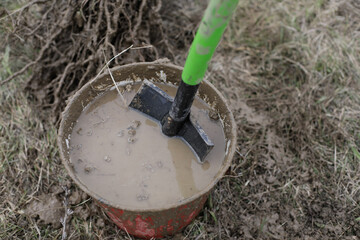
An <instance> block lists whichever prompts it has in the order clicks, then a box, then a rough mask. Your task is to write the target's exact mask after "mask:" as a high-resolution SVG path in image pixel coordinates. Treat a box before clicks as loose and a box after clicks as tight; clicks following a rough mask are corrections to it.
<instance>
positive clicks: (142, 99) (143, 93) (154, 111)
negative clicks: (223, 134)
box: [129, 0, 239, 163]
mask: <svg viewBox="0 0 360 240" xmlns="http://www.w3.org/2000/svg"><path fill="white" fill-rule="evenodd" d="M238 1H239V0H210V2H209V5H208V7H207V8H206V11H205V14H204V16H203V19H202V20H201V24H200V27H199V29H198V31H197V33H196V35H195V39H194V41H193V43H192V44H191V47H190V51H189V54H188V57H187V59H186V62H185V66H184V70H183V72H182V75H181V78H182V81H181V82H180V85H179V87H178V89H177V92H176V95H175V98H174V99H172V98H171V97H170V96H169V95H168V94H167V93H165V92H164V91H162V90H161V89H160V88H158V87H157V86H156V85H154V84H153V83H151V82H150V81H147V80H146V81H144V83H143V84H142V86H141V87H140V89H139V91H138V92H137V93H136V95H135V97H134V98H133V100H132V101H131V103H130V105H129V107H131V108H133V109H136V110H138V111H141V112H143V113H145V114H146V115H149V116H150V117H152V118H154V119H156V120H158V121H160V122H161V125H162V132H163V133H164V134H165V135H167V136H170V137H172V136H178V137H182V139H183V140H184V141H185V142H186V143H187V144H188V145H189V146H190V147H191V148H192V149H193V151H194V152H195V153H196V155H197V157H198V160H199V162H200V163H203V162H204V161H205V157H206V155H207V154H208V153H209V152H210V151H211V149H212V148H213V147H214V144H213V143H212V141H211V140H210V139H209V137H208V136H207V135H206V133H205V132H204V130H203V129H202V128H201V127H200V126H199V125H198V124H197V123H196V122H192V121H191V120H190V108H191V105H192V103H193V101H194V98H195V94H196V92H197V90H198V88H199V85H200V83H201V81H202V80H203V77H204V75H205V72H206V69H207V67H208V62H209V61H210V59H211V57H212V55H213V54H214V52H215V49H216V46H217V45H218V43H219V41H220V39H221V36H222V34H223V32H224V30H225V28H226V26H227V24H228V22H229V21H230V18H231V16H232V13H233V12H234V10H235V9H236V5H237V3H238Z"/></svg>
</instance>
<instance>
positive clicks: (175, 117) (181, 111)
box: [162, 81, 200, 136]
mask: <svg viewBox="0 0 360 240" xmlns="http://www.w3.org/2000/svg"><path fill="white" fill-rule="evenodd" d="M199 86H200V84H198V85H189V84H186V83H184V82H183V81H181V83H180V86H179V87H178V90H177V92H176V96H175V99H174V102H173V103H172V105H171V108H170V111H169V113H168V114H167V115H165V117H164V118H163V120H162V132H163V133H164V134H165V135H167V136H175V135H177V133H178V132H179V130H180V129H181V128H182V126H183V124H184V122H185V120H186V119H187V118H188V117H189V114H190V109H191V105H192V103H193V101H194V98H195V94H196V92H197V90H198V88H199Z"/></svg>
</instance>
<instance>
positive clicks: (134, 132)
mask: <svg viewBox="0 0 360 240" xmlns="http://www.w3.org/2000/svg"><path fill="white" fill-rule="evenodd" d="M128 134H129V136H135V134H136V130H134V129H130V130H129V131H128Z"/></svg>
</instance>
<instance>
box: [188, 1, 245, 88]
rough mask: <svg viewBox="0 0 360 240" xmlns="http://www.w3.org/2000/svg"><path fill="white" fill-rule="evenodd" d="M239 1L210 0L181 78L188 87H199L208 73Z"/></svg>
mask: <svg viewBox="0 0 360 240" xmlns="http://www.w3.org/2000/svg"><path fill="white" fill-rule="evenodd" d="M238 2H239V0H210V3H209V5H208V7H207V8H206V11H205V14H204V16H203V19H202V20H201V24H200V27H199V29H198V31H197V33H196V35H195V39H194V41H193V42H192V44H191V47H190V51H189V54H188V57H187V59H186V62H185V66H184V70H183V72H182V75H181V78H182V80H183V81H184V82H185V83H186V84H188V85H198V84H199V83H200V82H201V81H202V79H203V77H204V75H205V72H206V69H207V67H208V62H209V61H210V59H211V57H212V55H213V54H214V52H215V49H216V46H217V45H218V43H219V41H220V39H221V36H222V35H223V32H224V31H225V28H226V26H227V24H228V23H229V21H230V18H231V16H232V13H233V12H234V11H235V9H236V6H237V4H238Z"/></svg>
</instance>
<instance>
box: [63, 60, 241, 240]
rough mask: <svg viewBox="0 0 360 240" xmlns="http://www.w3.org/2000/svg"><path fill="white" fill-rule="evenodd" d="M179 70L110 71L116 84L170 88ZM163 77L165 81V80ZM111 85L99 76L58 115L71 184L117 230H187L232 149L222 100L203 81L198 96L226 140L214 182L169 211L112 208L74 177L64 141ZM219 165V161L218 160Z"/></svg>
mask: <svg viewBox="0 0 360 240" xmlns="http://www.w3.org/2000/svg"><path fill="white" fill-rule="evenodd" d="M181 72H182V68H181V67H178V66H175V65H172V64H167V63H165V64H164V63H156V62H154V63H135V64H129V65H125V66H120V67H116V68H113V69H112V73H113V76H114V78H115V81H116V82H121V81H129V80H134V81H139V80H144V79H148V80H152V81H154V82H166V83H171V84H174V85H177V84H178V81H179V80H180V79H181ZM165 76H166V77H165ZM112 86H113V82H112V80H111V78H110V76H109V75H108V74H103V75H101V76H99V77H98V78H96V79H93V80H91V81H90V82H88V83H87V84H86V85H85V86H83V87H82V88H81V89H80V90H79V91H78V92H77V93H76V94H75V95H74V96H73V97H72V98H71V99H70V100H69V101H68V105H67V107H66V109H65V111H64V112H63V114H62V120H61V123H60V128H59V134H58V146H59V149H60V156H61V159H62V162H63V164H64V166H65V168H66V170H67V172H68V174H69V175H70V176H71V178H72V179H73V181H74V182H75V183H76V184H77V185H78V186H79V187H80V188H81V189H82V190H83V191H84V192H86V193H87V194H89V195H90V196H91V197H92V198H93V199H95V201H96V202H97V203H98V204H99V205H100V206H101V207H102V208H103V209H104V211H105V212H106V213H107V215H108V216H109V217H110V218H111V219H112V220H113V221H114V223H115V224H116V225H117V226H119V227H120V228H121V229H124V230H126V231H127V232H128V233H130V234H132V235H134V236H137V237H141V238H153V237H155V238H161V237H164V236H167V235H173V234H175V233H176V232H179V231H180V230H181V229H182V228H184V227H185V226H187V225H188V224H189V223H190V222H191V221H192V220H193V219H194V218H195V217H196V216H197V215H198V213H199V212H200V211H201V209H202V207H203V205H204V203H205V201H206V199H207V197H208V195H209V193H210V192H211V190H212V189H213V187H214V186H215V184H216V183H217V182H218V181H219V180H220V179H221V178H222V177H223V175H224V174H225V172H226V170H227V169H228V168H229V166H230V164H231V160H232V158H233V155H234V152H235V147H236V125H235V121H234V117H233V115H232V113H231V112H230V110H229V108H228V106H227V105H226V102H225V99H224V97H223V96H222V95H221V94H220V92H219V91H218V90H216V89H215V87H214V86H213V85H211V84H210V83H209V82H207V81H203V82H202V83H201V86H200V88H199V95H200V97H202V98H207V102H210V103H213V102H216V105H215V109H216V110H217V111H218V112H219V114H220V116H221V119H223V126H224V128H225V129H224V133H225V136H226V141H227V144H226V147H227V149H226V155H225V157H224V162H223V165H222V167H221V169H220V170H219V172H218V174H217V175H216V177H215V179H214V180H213V181H212V182H211V183H210V184H209V185H208V186H207V187H206V188H205V189H203V190H202V191H200V192H198V193H197V194H195V195H193V196H192V197H190V198H188V199H185V200H184V201H182V202H181V203H174V204H173V205H172V206H171V207H167V208H160V209H147V210H137V209H130V208H128V207H124V206H121V205H120V204H115V203H113V202H110V201H107V200H105V199H103V198H102V197H101V196H99V195H97V194H96V193H94V192H92V191H91V190H89V189H88V188H87V186H85V185H84V184H83V183H82V182H81V181H80V180H79V179H78V178H77V177H76V175H75V174H74V170H73V168H72V164H71V161H70V158H69V152H68V148H67V145H66V141H65V139H66V138H68V136H69V135H70V134H71V132H72V128H73V126H74V123H75V122H76V120H77V119H78V117H79V116H80V114H81V112H82V110H83V108H84V107H85V106H86V105H88V104H89V103H90V102H91V101H92V100H93V99H94V98H95V97H97V96H98V95H99V94H101V93H102V92H104V91H107V90H109V89H110V88H111V87H112ZM219 161H221V159H219Z"/></svg>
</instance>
